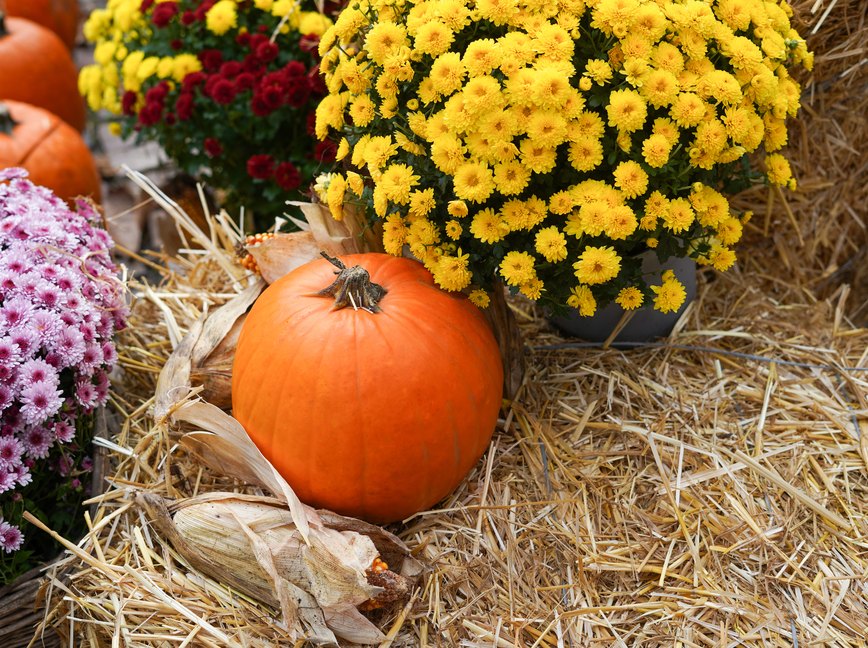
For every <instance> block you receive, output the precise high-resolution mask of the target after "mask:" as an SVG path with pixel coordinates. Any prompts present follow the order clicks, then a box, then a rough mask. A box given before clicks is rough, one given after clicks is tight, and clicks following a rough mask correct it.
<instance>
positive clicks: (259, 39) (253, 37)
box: [247, 34, 268, 53]
mask: <svg viewBox="0 0 868 648" xmlns="http://www.w3.org/2000/svg"><path fill="white" fill-rule="evenodd" d="M267 42H268V36H266V35H265V34H250V38H249V39H248V40H247V44H248V45H249V46H250V51H251V52H254V53H255V52H256V48H257V47H259V46H260V45H262V44H263V43H267Z"/></svg>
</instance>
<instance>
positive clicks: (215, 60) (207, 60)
mask: <svg viewBox="0 0 868 648" xmlns="http://www.w3.org/2000/svg"><path fill="white" fill-rule="evenodd" d="M199 61H201V63H202V67H203V68H205V70H206V71H208V72H215V71H217V70H219V69H220V66H221V65H222V64H223V53H222V52H221V51H220V50H217V49H206V50H202V51H201V52H199Z"/></svg>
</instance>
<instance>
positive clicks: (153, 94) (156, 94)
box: [145, 81, 169, 106]
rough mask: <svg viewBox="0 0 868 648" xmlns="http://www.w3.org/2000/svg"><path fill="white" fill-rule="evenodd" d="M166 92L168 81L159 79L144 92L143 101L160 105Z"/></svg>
mask: <svg viewBox="0 0 868 648" xmlns="http://www.w3.org/2000/svg"><path fill="white" fill-rule="evenodd" d="M168 94H169V83H168V82H167V81H160V83H158V84H157V85H155V86H154V87H153V88H151V89H150V90H148V91H147V92H146V93H145V102H146V103H150V102H152V101H153V102H156V103H158V104H160V105H161V106H162V105H163V103H164V102H165V100H166V95H168Z"/></svg>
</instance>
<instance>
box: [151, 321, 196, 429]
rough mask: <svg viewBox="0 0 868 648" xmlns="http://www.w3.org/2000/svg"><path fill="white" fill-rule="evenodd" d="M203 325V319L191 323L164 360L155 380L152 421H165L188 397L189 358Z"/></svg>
mask: <svg viewBox="0 0 868 648" xmlns="http://www.w3.org/2000/svg"><path fill="white" fill-rule="evenodd" d="M204 325H205V320H204V318H201V319H198V320H196V322H194V323H193V326H191V327H190V330H189V331H188V332H187V335H185V336H184V338H183V339H182V340H181V343H180V344H178V346H177V347H175V350H174V351H172V355H170V356H169V358H168V360H166V364H165V365H164V366H163V370H162V371H160V375H159V377H158V378H157V387H156V393H155V396H154V412H153V417H154V420H155V421H157V422H158V423H159V422H161V421H163V420H165V418H166V417H167V416H168V415H169V413H170V412H171V410H172V409H173V408H175V407H177V406H178V403H180V402H182V401H183V400H185V399H186V398H188V397H189V395H190V371H191V361H190V358H191V356H192V353H193V347H194V346H195V345H196V341H197V340H198V339H199V335H200V334H201V333H202V328H203V327H204Z"/></svg>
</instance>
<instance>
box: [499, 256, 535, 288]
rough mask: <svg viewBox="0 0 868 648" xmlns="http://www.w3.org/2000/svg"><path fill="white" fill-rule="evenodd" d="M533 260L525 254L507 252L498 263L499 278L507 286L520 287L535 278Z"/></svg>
mask: <svg viewBox="0 0 868 648" xmlns="http://www.w3.org/2000/svg"><path fill="white" fill-rule="evenodd" d="M534 263H535V261H534V258H533V256H531V255H530V254H528V253H527V252H516V251H512V252H507V253H506V255H505V256H504V257H503V260H502V261H501V262H500V266H499V271H500V276H501V277H503V279H504V281H506V283H507V285H509V286H520V285H521V284H523V283H527V282H528V281H530V280H531V279H533V278H534V277H535V276H536V270H535V269H534Z"/></svg>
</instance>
